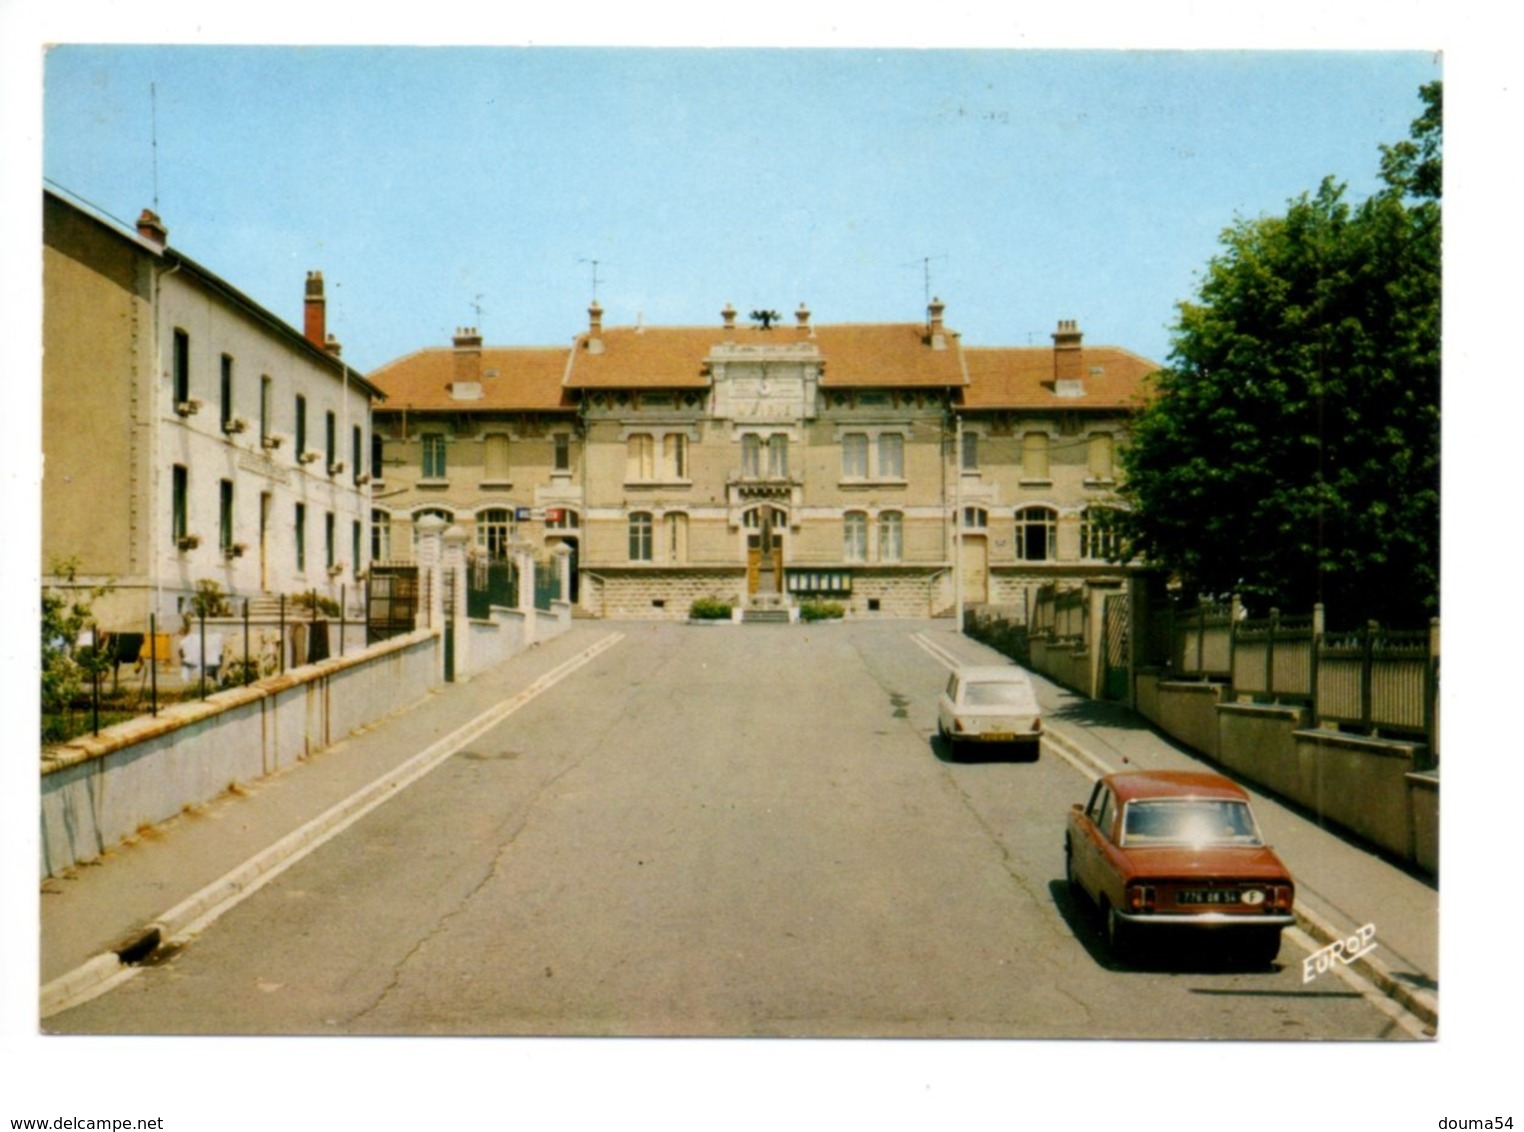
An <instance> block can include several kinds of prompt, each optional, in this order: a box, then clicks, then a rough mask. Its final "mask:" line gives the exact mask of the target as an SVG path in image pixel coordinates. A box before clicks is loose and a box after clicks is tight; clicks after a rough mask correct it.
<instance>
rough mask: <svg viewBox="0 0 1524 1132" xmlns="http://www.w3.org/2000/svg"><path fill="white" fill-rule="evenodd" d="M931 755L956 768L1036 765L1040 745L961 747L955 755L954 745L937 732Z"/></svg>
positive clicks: (933, 733) (979, 745) (933, 734)
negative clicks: (989, 764) (988, 765)
mask: <svg viewBox="0 0 1524 1132" xmlns="http://www.w3.org/2000/svg"><path fill="white" fill-rule="evenodd" d="M930 742H931V753H932V754H934V755H935V756H936V757H937V759H938V760H939V761H941V762H944V763H948V764H951V765H956V766H969V765H972V764H982V763H1035V762H1036V761H1037V760H1038V757H1039V755H1040V754H1041V751H1040V746H1041V745H1040V744H1032V745H1030V746H1027V745H1023V744H1019V743H988V744H977V745H965V746H962V747H959V748H958V750H957V753H956V754H955V753H954V752H953V749H952V744H951V743H950V742H948V741H947V740H946V739H944V738H942V736H940V735H938V734H937V733H936V732H932V735H931V740H930Z"/></svg>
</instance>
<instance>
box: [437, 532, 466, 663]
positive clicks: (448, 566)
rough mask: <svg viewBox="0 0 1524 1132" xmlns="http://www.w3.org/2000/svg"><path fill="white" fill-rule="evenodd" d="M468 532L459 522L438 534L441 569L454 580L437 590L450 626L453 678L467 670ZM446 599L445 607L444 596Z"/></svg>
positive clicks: (445, 617) (446, 620)
mask: <svg viewBox="0 0 1524 1132" xmlns="http://www.w3.org/2000/svg"><path fill="white" fill-rule="evenodd" d="M469 537H470V536H469V535H467V534H466V532H465V529H464V528H462V527H460V526H458V525H457V526H452V527H450V528H449V529H448V530H447V531H445V532H444V534H443V535H442V536H441V538H442V540H443V542H444V572H445V574H446V575H448V576H450V577H452V578H453V579H454V580H455V584H454V585H453V586H451V587H449V590H448V592H446V593H443V594H441V595H440V596H441V609H442V612H443V614H444V619H445V623H446V624H447V625H448V626H449V627H450V630H451V632H450V644H451V646H452V648H451V651H452V653H453V654H454V655H453V656H452V657H450V658H449V659H450V662H451V664H450V667H451V671H452V673H453V675H454V677H455V679H457V680H459V679H460V678H461V677H462V676H470V674H471V629H470V625H469V623H468V621H467V614H466V586H467V584H468V583H467V580H466V540H467V539H468V538H469ZM445 599H448V602H449V605H448V607H447V608H446V607H444V604H443V603H444V600H445Z"/></svg>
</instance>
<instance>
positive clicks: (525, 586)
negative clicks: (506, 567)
mask: <svg viewBox="0 0 1524 1132" xmlns="http://www.w3.org/2000/svg"><path fill="white" fill-rule="evenodd" d="M508 557H510V558H512V559H513V572H514V576H515V578H516V580H517V582H518V590H519V592H518V599H519V613H520V614H522V615H523V618H524V646H525V647H526V648H527V647H528V646H530V645H532V644H534V643H535V628H536V626H535V618H537V617H538V616H539V611H538V610H536V609H535V607H534V548H533V547H532V546H531V545H530V544H529V543H528V542H514V543H511V544H509V547H508Z"/></svg>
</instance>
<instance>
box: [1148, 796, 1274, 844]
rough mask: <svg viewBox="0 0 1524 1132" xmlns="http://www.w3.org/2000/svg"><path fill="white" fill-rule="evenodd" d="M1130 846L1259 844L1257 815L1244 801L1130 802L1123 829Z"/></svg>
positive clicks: (1178, 800)
mask: <svg viewBox="0 0 1524 1132" xmlns="http://www.w3.org/2000/svg"><path fill="white" fill-rule="evenodd" d="M1122 842H1123V844H1127V845H1259V844H1260V838H1259V830H1258V829H1257V828H1256V827H1255V825H1254V815H1253V814H1251V813H1250V812H1249V807H1248V805H1247V804H1246V803H1244V802H1232V801H1208V800H1205V799H1198V798H1180V799H1167V800H1166V799H1159V800H1156V801H1141V802H1128V803H1127V812H1126V815H1125V818H1124V820H1123V826H1122Z"/></svg>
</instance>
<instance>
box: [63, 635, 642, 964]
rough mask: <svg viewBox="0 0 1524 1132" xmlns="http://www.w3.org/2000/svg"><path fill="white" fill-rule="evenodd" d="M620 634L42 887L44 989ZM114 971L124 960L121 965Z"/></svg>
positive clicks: (410, 717) (489, 680)
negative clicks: (430, 748)
mask: <svg viewBox="0 0 1524 1132" xmlns="http://www.w3.org/2000/svg"><path fill="white" fill-rule="evenodd" d="M615 631H616V630H615V629H614V628H613V627H611V626H609V625H606V624H603V623H601V622H586V621H578V622H575V623H574V624H573V625H572V627H571V629H570V630H568V631H567V632H566V633H563V634H562V635H561V636H559V637H555V638H553V639H551V640H549V641H546V642H544V643H543V644H540V645H536V646H534V647H533V648H530V649H529V650H528V651H526V652H523V653H520V654H519V655H518V656H515V657H513V658H511V659H509V660H507V661H505V662H504V663H502V664H500V665H497V666H496V667H494V668H492V669H490V670H488V671H486V672H484V673H481V674H479V675H478V676H475V677H473V678H472V679H471V680H469V681H467V682H464V683H459V684H446V685H443V686H442V687H440V688H438V689H435V690H434V691H432V692H430V693H429V694H428V695H427V696H425V697H424V698H423V699H422V700H419V701H417V702H416V703H414V704H398V705H397V710H395V711H393V712H392V713H391V714H390V715H389V716H387V717H385V718H383V719H381V720H378V721H377V722H376V723H374V724H372V725H371V726H369V727H367V728H363V729H361V730H360V731H357V732H355V733H353V734H351V735H349V736H347V737H346V738H344V739H342V740H340V741H339V742H337V743H335V744H334V745H333V746H331V747H329V748H328V749H327V750H325V751H321V752H319V753H318V754H316V755H314V756H313V757H312V758H310V759H308V760H306V761H305V762H302V763H298V764H296V765H295V766H292V767H289V768H287V769H285V770H283V771H280V772H279V773H276V774H273V775H271V776H270V777H268V778H265V779H262V780H260V781H259V782H254V783H248V784H242V785H240V787H239V789H238V790H237V792H236V793H228V794H224V795H223V796H222V797H220V798H218V799H216V800H215V801H213V802H211V803H209V804H207V805H205V806H198V807H195V808H193V809H190V810H188V811H187V812H185V813H183V814H181V815H180V816H178V817H176V818H174V819H173V820H172V821H169V822H166V823H164V824H163V825H160V826H156V827H154V828H153V829H152V830H149V831H146V832H145V833H143V834H142V835H141V836H140V837H138V838H136V839H135V841H134V842H133V843H130V844H126V845H122V846H118V847H116V848H114V849H111V850H108V851H107V852H106V853H105V854H104V855H103V856H102V857H101V858H100V859H99V860H97V861H95V862H91V863H89V864H83V865H78V866H75V867H74V868H73V869H71V870H69V873H68V874H67V875H66V876H63V877H51V878H49V879H48V880H46V881H44V882H43V884H42V895H41V897H40V900H41V913H40V920H41V937H42V938H41V968H42V969H41V982H42V984H43V985H44V986H46V985H47V984H49V983H51V982H53V981H54V980H56V979H59V978H60V977H62V976H65V975H70V974H74V973H79V972H80V969H81V968H82V967H84V966H85V965H87V964H91V965H92V966H93V967H94V968H95V969H96V972H97V973H96V974H95V975H90V976H86V978H87V979H88V978H95V977H104V975H105V973H106V970H105V969H106V967H108V966H110V965H111V964H105V963H104V962H103V961H102V959H101V957H102V956H103V955H109V954H110V953H111V952H113V951H116V950H118V949H120V948H121V947H123V946H125V945H127V944H128V943H129V942H131V941H133V940H135V939H137V938H139V937H141V935H142V933H143V929H144V927H145V926H146V925H148V924H150V923H152V922H153V921H154V919H155V918H156V917H158V916H161V915H163V914H164V913H165V912H166V911H168V910H169V909H171V908H173V907H175V906H176V905H179V904H180V903H181V902H182V901H183V900H185V899H186V898H187V897H189V896H191V895H192V894H194V893H198V892H200V891H201V890H203V889H205V888H206V887H207V886H208V885H210V884H212V883H213V882H215V881H218V880H220V879H221V878H223V877H225V876H227V875H228V874H229V873H230V872H231V871H232V870H234V869H237V868H238V867H239V866H241V865H243V864H245V863H246V862H248V861H250V860H251V859H253V858H254V857H256V856H257V855H258V854H260V853H261V852H263V851H265V850H267V849H269V848H270V847H271V846H273V845H274V844H276V843H277V842H278V841H280V840H281V839H282V838H284V837H287V836H288V835H290V834H292V833H293V831H296V830H299V829H301V828H302V827H303V826H304V825H305V824H306V823H308V822H310V821H312V820H313V819H314V818H316V817H318V816H319V815H322V814H324V813H327V812H328V811H329V810H331V809H332V808H333V807H335V806H337V805H339V804H340V803H342V802H344V801H345V800H346V799H349V798H351V797H352V796H353V795H354V794H355V793H356V792H357V791H358V790H360V789H362V788H363V787H365V786H368V785H370V784H371V783H373V782H375V781H376V780H378V779H380V778H382V777H383V776H385V775H387V774H388V773H390V772H392V771H394V770H396V769H397V768H398V767H400V766H402V765H403V764H405V763H406V762H407V761H408V760H409V759H412V758H413V757H414V756H415V755H417V754H418V753H419V752H420V751H422V750H424V749H425V748H427V747H429V746H430V745H431V744H433V743H436V742H438V741H439V740H440V739H441V738H443V737H444V736H446V735H449V734H450V733H451V732H453V731H455V730H456V729H457V728H459V727H460V726H461V725H462V724H463V723H465V722H466V721H468V720H470V719H474V718H475V717H477V716H479V715H481V714H482V713H483V712H486V711H489V710H490V709H492V708H493V707H495V706H497V705H499V704H501V703H502V702H503V701H504V700H506V699H508V698H510V697H512V696H514V695H516V694H518V693H519V692H521V691H523V690H524V689H525V688H526V687H528V686H529V685H531V684H532V683H534V681H536V680H538V679H540V678H541V677H542V676H544V675H545V674H546V673H548V672H550V671H551V670H553V669H555V668H556V667H557V666H558V665H561V664H563V663H565V662H566V661H568V660H570V659H572V658H574V657H576V656H578V655H579V654H581V653H583V652H585V651H586V650H588V649H589V648H590V647H592V646H594V645H596V644H597V643H598V642H599V641H600V640H602V639H603V638H605V637H608V636H610V635H611V634H612V633H614V632H615ZM113 963H114V960H113Z"/></svg>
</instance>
